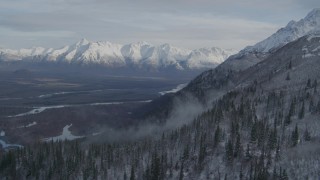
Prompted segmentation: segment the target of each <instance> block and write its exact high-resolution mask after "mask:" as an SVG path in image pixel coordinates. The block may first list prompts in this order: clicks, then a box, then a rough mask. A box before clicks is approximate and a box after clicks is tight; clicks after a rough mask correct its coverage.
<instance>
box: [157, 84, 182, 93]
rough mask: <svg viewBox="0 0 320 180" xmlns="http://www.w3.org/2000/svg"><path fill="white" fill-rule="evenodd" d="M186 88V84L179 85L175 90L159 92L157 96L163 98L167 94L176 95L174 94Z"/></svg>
mask: <svg viewBox="0 0 320 180" xmlns="http://www.w3.org/2000/svg"><path fill="white" fill-rule="evenodd" d="M186 86H187V83H184V84H179V85H178V86H177V87H176V88H174V89H171V90H169V91H161V92H159V94H160V95H161V96H163V95H165V94H168V93H176V92H178V91H180V90H181V89H183V88H184V87H186Z"/></svg>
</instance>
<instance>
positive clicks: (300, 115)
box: [299, 101, 305, 119]
mask: <svg viewBox="0 0 320 180" xmlns="http://www.w3.org/2000/svg"><path fill="white" fill-rule="evenodd" d="M304 111H305V108H304V101H303V102H302V107H301V109H300V112H299V119H302V118H304Z"/></svg>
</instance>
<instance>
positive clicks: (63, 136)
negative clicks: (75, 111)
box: [43, 124, 85, 142]
mask: <svg viewBox="0 0 320 180" xmlns="http://www.w3.org/2000/svg"><path fill="white" fill-rule="evenodd" d="M71 126H72V124H70V125H66V126H65V127H64V128H63V130H62V134H61V135H60V136H55V137H49V138H45V139H43V140H44V141H54V142H56V141H64V140H74V139H79V138H83V137H85V136H75V135H73V134H72V133H71V131H70V130H69V128H70V127H71Z"/></svg>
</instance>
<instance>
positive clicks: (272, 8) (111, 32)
mask: <svg viewBox="0 0 320 180" xmlns="http://www.w3.org/2000/svg"><path fill="white" fill-rule="evenodd" d="M316 7H320V2H318V0H306V1H300V0H283V1H281V2H280V1H276V0H269V1H263V0H255V1H254V0H244V1H232V0H214V1H212V0H162V1H156V0H136V1H132V0H92V1H87V0H86V1H85V0H55V1H50V0H3V1H2V2H1V7H0V34H1V35H0V47H2V48H13V49H17V48H30V47H36V46H41V47H45V48H49V47H53V48H59V47H62V46H64V45H69V44H73V43H75V42H77V41H79V40H80V39H82V38H86V39H88V40H90V41H93V42H95V41H109V42H111V43H115V44H128V43H132V42H139V41H146V42H148V43H151V44H154V45H159V44H164V43H169V44H171V45H173V46H177V47H181V48H187V49H197V48H202V47H220V48H225V49H235V50H241V49H242V48H244V47H246V46H248V45H254V44H255V43H257V42H259V41H261V40H263V39H265V38H266V37H268V36H270V35H271V34H273V33H274V32H275V31H277V30H278V29H279V28H281V27H284V26H285V25H286V24H287V23H288V22H289V21H290V20H296V21H298V20H300V19H301V18H303V17H305V16H306V14H307V13H308V12H310V11H311V10H312V9H313V8H316Z"/></svg>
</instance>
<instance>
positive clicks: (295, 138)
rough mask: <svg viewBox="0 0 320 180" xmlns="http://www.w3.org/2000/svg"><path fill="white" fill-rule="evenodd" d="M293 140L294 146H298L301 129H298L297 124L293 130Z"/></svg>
mask: <svg viewBox="0 0 320 180" xmlns="http://www.w3.org/2000/svg"><path fill="white" fill-rule="evenodd" d="M291 141H292V146H296V145H297V144H298V142H299V130H298V125H297V124H296V127H295V129H294V131H293V132H292V135H291Z"/></svg>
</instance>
